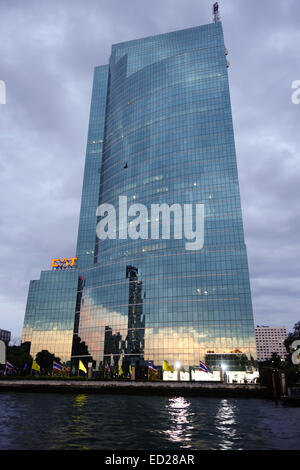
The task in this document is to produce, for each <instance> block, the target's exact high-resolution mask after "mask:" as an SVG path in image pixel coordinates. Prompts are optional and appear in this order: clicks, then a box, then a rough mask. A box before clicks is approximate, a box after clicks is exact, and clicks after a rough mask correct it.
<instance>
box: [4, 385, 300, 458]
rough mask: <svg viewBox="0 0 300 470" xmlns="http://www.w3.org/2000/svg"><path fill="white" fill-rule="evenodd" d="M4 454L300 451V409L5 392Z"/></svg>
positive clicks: (202, 400) (237, 401) (207, 401)
mask: <svg viewBox="0 0 300 470" xmlns="http://www.w3.org/2000/svg"><path fill="white" fill-rule="evenodd" d="M0 416H1V425H0V449H27V450H35V449H39V450H43V449H70V450H73V449H105V450H132V449H134V450H142V449H146V450H161V449H164V450H177V449H201V450H202V449H224V450H225V449H286V450H287V449H299V447H300V426H299V422H300V408H284V407H282V406H281V404H278V405H277V406H276V405H275V404H274V403H273V402H272V401H267V400H255V399H252V400H249V399H248V400H247V399H219V398H197V397H191V398H183V397H176V398H167V397H158V396H152V397H149V396H128V395H97V394H95V395H93V394H90V395H89V394H88V395H85V394H59V393H56V394H48V393H21V392H20V393H9V394H8V393H0Z"/></svg>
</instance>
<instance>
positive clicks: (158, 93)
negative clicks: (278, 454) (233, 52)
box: [72, 23, 256, 374]
mask: <svg viewBox="0 0 300 470" xmlns="http://www.w3.org/2000/svg"><path fill="white" fill-rule="evenodd" d="M96 70H97V69H96ZM100 70H101V73H102V75H101V77H100V78H99V79H97V76H96V75H95V79H94V91H93V98H92V106H91V116H92V115H93V113H95V114H94V116H95V123H96V126H95V128H94V130H93V132H94V131H95V137H94V136H92V131H91V127H90V131H89V139H88V149H89V150H88V151H87V157H86V170H85V171H86V172H89V171H91V173H90V178H91V180H90V181H91V182H90V183H89V182H88V181H89V180H88V178H86V177H85V180H84V188H83V201H82V209H81V216H80V226H79V238H78V251H77V254H78V257H79V264H80V272H81V275H82V278H83V281H82V290H81V292H80V305H79V307H78V312H77V320H78V321H77V332H78V337H79V338H80V341H81V344H82V343H83V344H84V354H83V353H82V351H81V352H80V350H79V349H78V350H77V349H76V347H73V353H72V355H73V359H74V360H75V361H76V359H78V358H79V357H82V359H83V360H84V358H86V362H90V360H91V359H92V360H93V361H94V367H95V368H96V369H99V367H100V368H101V367H104V366H105V365H107V366H109V367H110V368H111V367H112V366H114V367H115V368H117V367H118V364H120V363H121V364H122V367H123V370H124V373H125V374H126V373H127V370H129V365H130V364H131V365H141V366H142V365H143V364H144V361H145V360H151V361H153V362H154V363H155V364H156V365H158V366H161V365H162V363H163V360H167V361H169V363H170V364H174V363H175V362H180V364H181V365H182V366H183V367H184V368H189V367H197V366H198V365H199V360H203V361H206V362H208V363H209V364H210V366H211V367H212V368H218V367H219V365H220V364H219V362H220V358H222V355H224V357H226V361H227V362H228V363H229V367H232V368H234V367H235V366H236V365H234V362H236V360H237V359H238V362H241V361H242V362H243V360H244V359H245V358H246V360H250V359H255V357H256V350H255V338H254V324H253V313H252V304H251V293H250V284H249V273H248V264H247V253H246V247H245V242H244V233H243V223H242V213H241V206H240V194H239V183H238V174H237V166H236V154H235V144H234V133H233V125H232V116H231V105H230V95H229V85H228V73H227V61H226V54H225V46H224V39H223V32H222V24H221V23H216V24H209V25H204V26H200V27H196V28H191V29H187V30H182V31H176V32H172V33H167V34H162V35H158V36H153V37H148V38H144V39H139V40H135V41H130V42H126V43H122V44H117V45H114V46H113V47H112V54H111V58H110V63H109V66H104V67H103V68H99V71H100ZM97 90H98V92H97ZM99 90H102V91H99ZM96 93H98V98H99V97H100V98H99V99H100V102H101V104H100V107H99V116H98V117H97V108H96V104H95V103H96V100H97V98H96V95H95V94H96ZM99 93H100V94H99ZM100 95H101V96H100ZM94 100H95V102H94ZM104 118H105V121H104ZM96 119H98V121H96ZM104 122H105V124H104ZM103 125H104V131H103ZM89 165H90V169H89ZM100 168H101V170H100ZM99 170H100V171H101V174H100V173H98V171H99ZM86 174H88V173H86ZM119 196H127V198H128V205H131V204H133V203H142V204H144V205H145V206H147V207H148V208H149V210H150V206H151V204H154V203H157V204H162V203H166V204H169V205H172V204H174V203H177V204H181V205H183V204H196V203H198V204H199V203H202V204H204V207H205V238H204V247H203V249H202V250H199V251H188V250H186V248H185V243H186V240H185V239H182V240H174V239H173V238H172V237H171V239H170V240H162V239H155V240H154V239H150V238H149V239H136V240H132V239H130V238H127V239H118V237H117V239H116V240H109V239H107V240H105V241H100V240H99V239H96V237H95V235H96V234H95V227H96V220H95V213H96V207H97V205H98V204H102V203H109V204H112V205H113V206H114V207H115V208H116V209H118V206H119ZM171 233H172V230H171ZM149 237H150V232H149ZM85 240H86V243H85ZM80 259H82V260H84V261H82V262H81V261H80ZM73 346H74V345H73ZM230 362H232V363H231V364H230Z"/></svg>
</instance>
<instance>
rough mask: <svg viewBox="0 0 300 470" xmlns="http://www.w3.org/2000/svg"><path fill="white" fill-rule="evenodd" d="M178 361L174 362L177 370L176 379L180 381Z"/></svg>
mask: <svg viewBox="0 0 300 470" xmlns="http://www.w3.org/2000/svg"><path fill="white" fill-rule="evenodd" d="M180 367H181V366H180V362H176V363H175V369H176V370H177V380H178V382H180Z"/></svg>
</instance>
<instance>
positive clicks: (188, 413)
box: [162, 397, 194, 448]
mask: <svg viewBox="0 0 300 470" xmlns="http://www.w3.org/2000/svg"><path fill="white" fill-rule="evenodd" d="M166 409H167V410H168V413H169V423H170V427H169V429H166V430H165V431H163V432H162V433H163V434H165V435H166V436H167V438H168V439H169V440H170V441H172V442H177V443H178V444H181V445H180V447H183V448H189V447H191V441H192V432H191V431H192V430H193V429H194V427H193V424H192V418H193V416H194V413H193V412H192V410H191V403H190V401H189V400H187V399H185V398H183V397H177V398H171V399H170V400H169V402H168V403H167V405H166Z"/></svg>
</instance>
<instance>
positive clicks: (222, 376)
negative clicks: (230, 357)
mask: <svg viewBox="0 0 300 470" xmlns="http://www.w3.org/2000/svg"><path fill="white" fill-rule="evenodd" d="M226 369H227V365H226V364H221V365H220V381H221V382H226V372H225V371H226Z"/></svg>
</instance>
